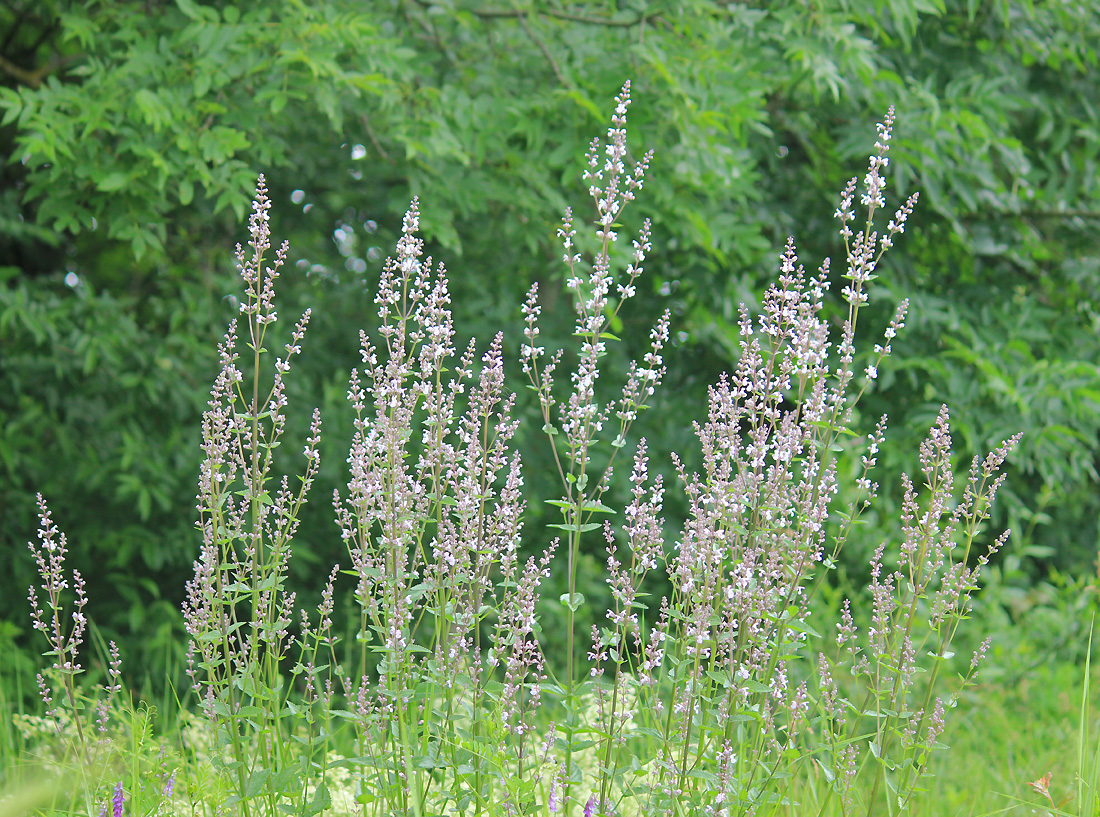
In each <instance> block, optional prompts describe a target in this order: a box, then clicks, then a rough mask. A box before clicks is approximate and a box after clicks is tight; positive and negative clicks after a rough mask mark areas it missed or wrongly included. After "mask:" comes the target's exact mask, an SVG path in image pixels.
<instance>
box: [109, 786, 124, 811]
mask: <svg viewBox="0 0 1100 817" xmlns="http://www.w3.org/2000/svg"><path fill="white" fill-rule="evenodd" d="M125 802H126V801H125V798H124V796H123V791H122V781H121V780H120V781H118V783H116V784H115V799H114V800H113V801H112V805H113V806H114V808H113V810H112V813H111V817H122V807H123V805H124V804H125Z"/></svg>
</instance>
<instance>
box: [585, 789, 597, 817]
mask: <svg viewBox="0 0 1100 817" xmlns="http://www.w3.org/2000/svg"><path fill="white" fill-rule="evenodd" d="M596 802H597V801H596V795H594V794H593V795H592V796H591V797H589V798H588V802H587V803H585V804H584V817H592V815H594V814H595V813H596Z"/></svg>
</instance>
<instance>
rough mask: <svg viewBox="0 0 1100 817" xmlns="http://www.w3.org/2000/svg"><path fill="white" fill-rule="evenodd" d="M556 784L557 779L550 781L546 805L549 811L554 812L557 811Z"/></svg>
mask: <svg viewBox="0 0 1100 817" xmlns="http://www.w3.org/2000/svg"><path fill="white" fill-rule="evenodd" d="M557 784H558V780H557V778H554V779H553V780H551V781H550V798H549V803H548V804H547V805H548V806H549V808H550V811H555V812H556V811H557V810H558V785H557Z"/></svg>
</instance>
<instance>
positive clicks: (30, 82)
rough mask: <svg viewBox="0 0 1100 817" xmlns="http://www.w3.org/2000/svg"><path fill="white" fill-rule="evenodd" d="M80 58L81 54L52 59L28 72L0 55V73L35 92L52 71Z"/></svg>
mask: <svg viewBox="0 0 1100 817" xmlns="http://www.w3.org/2000/svg"><path fill="white" fill-rule="evenodd" d="M82 56H83V55H82V54H80V55H77V54H73V55H70V56H68V57H53V58H52V59H51V60H50V61H49V62H48V63H46V64H45V65H43V66H42V67H41V68H36V69H34V70H33V71H28V70H27V69H26V68H20V67H19V66H18V65H16V64H15V63H14V62H12V61H11V60H9V59H8V58H7V57H5V56H4V55H3V54H0V71H3V72H4V73H5V74H8V75H9V76H12V77H15V78H16V79H17V80H19V81H20V82H21V83H23V84H24V85H26V86H27V87H29V88H33V89H35V90H37V89H38V88H39V86H41V85H42V80H44V79H45V78H46V77H48V76H49V75H50V74H52V73H53V72H54V71H56V70H58V69H59V68H61V67H63V66H64V65H67V64H68V63H70V62H72V61H73V60H76V59H79V58H80V57H82Z"/></svg>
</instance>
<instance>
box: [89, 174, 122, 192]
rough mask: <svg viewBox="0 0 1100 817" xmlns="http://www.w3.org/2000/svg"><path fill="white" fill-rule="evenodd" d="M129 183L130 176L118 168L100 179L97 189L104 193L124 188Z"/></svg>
mask: <svg viewBox="0 0 1100 817" xmlns="http://www.w3.org/2000/svg"><path fill="white" fill-rule="evenodd" d="M129 183H130V177H129V176H127V175H126V174H125V173H122V172H120V171H117V170H116V171H114V172H113V173H108V174H107V175H106V176H104V177H103V178H102V179H100V180H99V181H98V182H97V183H96V189H97V190H99V191H101V192H103V193H110V192H112V191H115V190H122V189H123V188H124V187H126V185H127V184H129Z"/></svg>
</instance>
